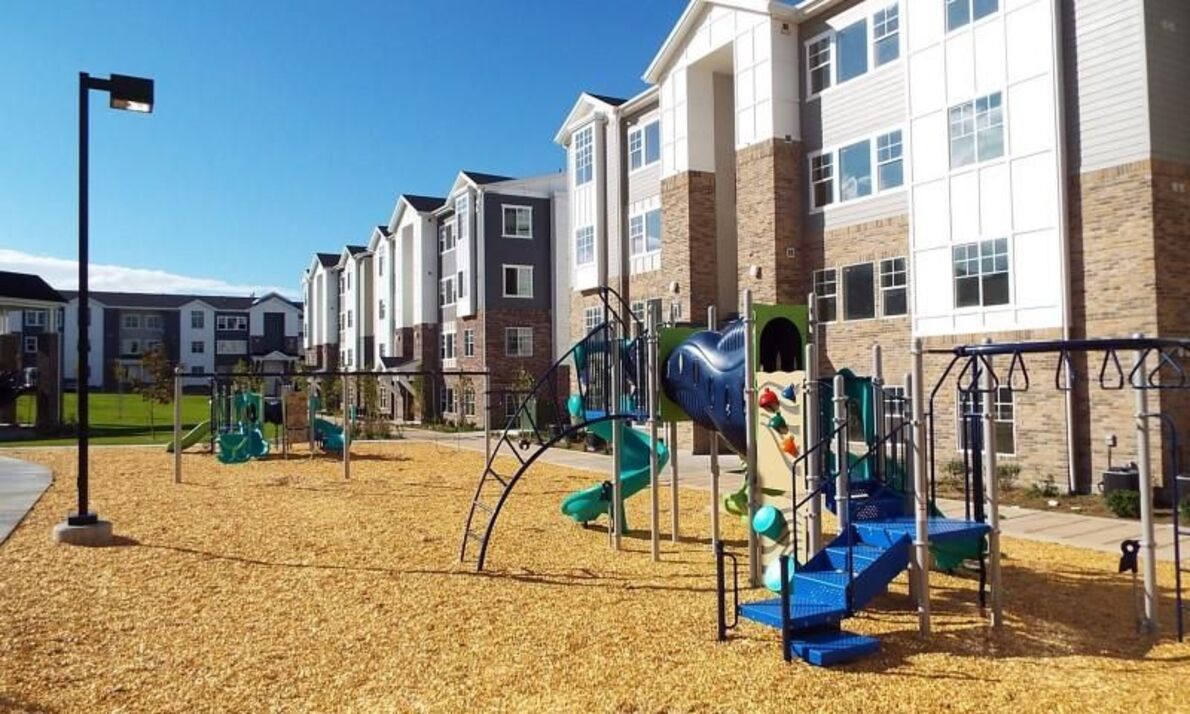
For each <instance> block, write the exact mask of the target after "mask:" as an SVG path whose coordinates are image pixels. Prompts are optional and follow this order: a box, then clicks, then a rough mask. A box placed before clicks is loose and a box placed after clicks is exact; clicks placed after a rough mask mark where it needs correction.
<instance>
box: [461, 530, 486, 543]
mask: <svg viewBox="0 0 1190 714" xmlns="http://www.w3.org/2000/svg"><path fill="white" fill-rule="evenodd" d="M463 537H464V538H470V539H471V540H474V541H477V542H479V543H483V536H481V535H480V534H478V533H476V532H475V531H467V532H466V533H465V534H464V535H463Z"/></svg>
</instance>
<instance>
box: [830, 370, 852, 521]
mask: <svg viewBox="0 0 1190 714" xmlns="http://www.w3.org/2000/svg"><path fill="white" fill-rule="evenodd" d="M834 391H835V393H834V407H835V428H836V429H838V434H836V436H835V513H836V514H838V518H839V533H846V532H847V529H848V528H850V527H851V483H850V481H851V475H850V474H849V473H848V472H849V471H850V470H851V469H850V467H851V460H850V459H848V458H847V457H848V454H847V383H846V382H845V381H844V379H843V375H841V374H836V375H835V381H834Z"/></svg>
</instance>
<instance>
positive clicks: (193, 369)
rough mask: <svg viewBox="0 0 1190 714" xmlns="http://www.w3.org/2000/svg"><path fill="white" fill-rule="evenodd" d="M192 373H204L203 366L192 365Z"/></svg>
mask: <svg viewBox="0 0 1190 714" xmlns="http://www.w3.org/2000/svg"><path fill="white" fill-rule="evenodd" d="M190 374H202V367H199V366H194V367H191V368H190Z"/></svg>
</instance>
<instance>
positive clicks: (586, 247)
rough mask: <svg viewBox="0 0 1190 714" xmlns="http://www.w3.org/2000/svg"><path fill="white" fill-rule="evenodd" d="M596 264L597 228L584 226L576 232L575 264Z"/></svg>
mask: <svg viewBox="0 0 1190 714" xmlns="http://www.w3.org/2000/svg"><path fill="white" fill-rule="evenodd" d="M594 262H595V227H594V226H583V227H582V228H579V229H578V230H577V231H575V232H574V264H575V265H590V264H591V263H594Z"/></svg>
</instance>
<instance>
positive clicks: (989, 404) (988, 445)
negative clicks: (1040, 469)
mask: <svg viewBox="0 0 1190 714" xmlns="http://www.w3.org/2000/svg"><path fill="white" fill-rule="evenodd" d="M990 343H991V339H990V338H984V344H990ZM980 382H981V388H982V389H983V450H984V455H983V474H984V476H983V480H984V483H986V484H987V501H988V504H987V505H988V527H989V528H990V530H989V531H988V587H989V589H990V590H991V593H992V628H993V629H996V630H999V629H1000V628H1001V626H1002V625H1003V624H1004V611H1003V602H1002V598H1001V597H1000V596H1001V587H1000V484H999V483H998V481H997V479H996V418H995V417H996V412H995V409H996V393H995V389H994V388H993V382H992V358H991V357H988V358H987V369H985V370H983V373H982V374H981V375H980Z"/></svg>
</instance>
